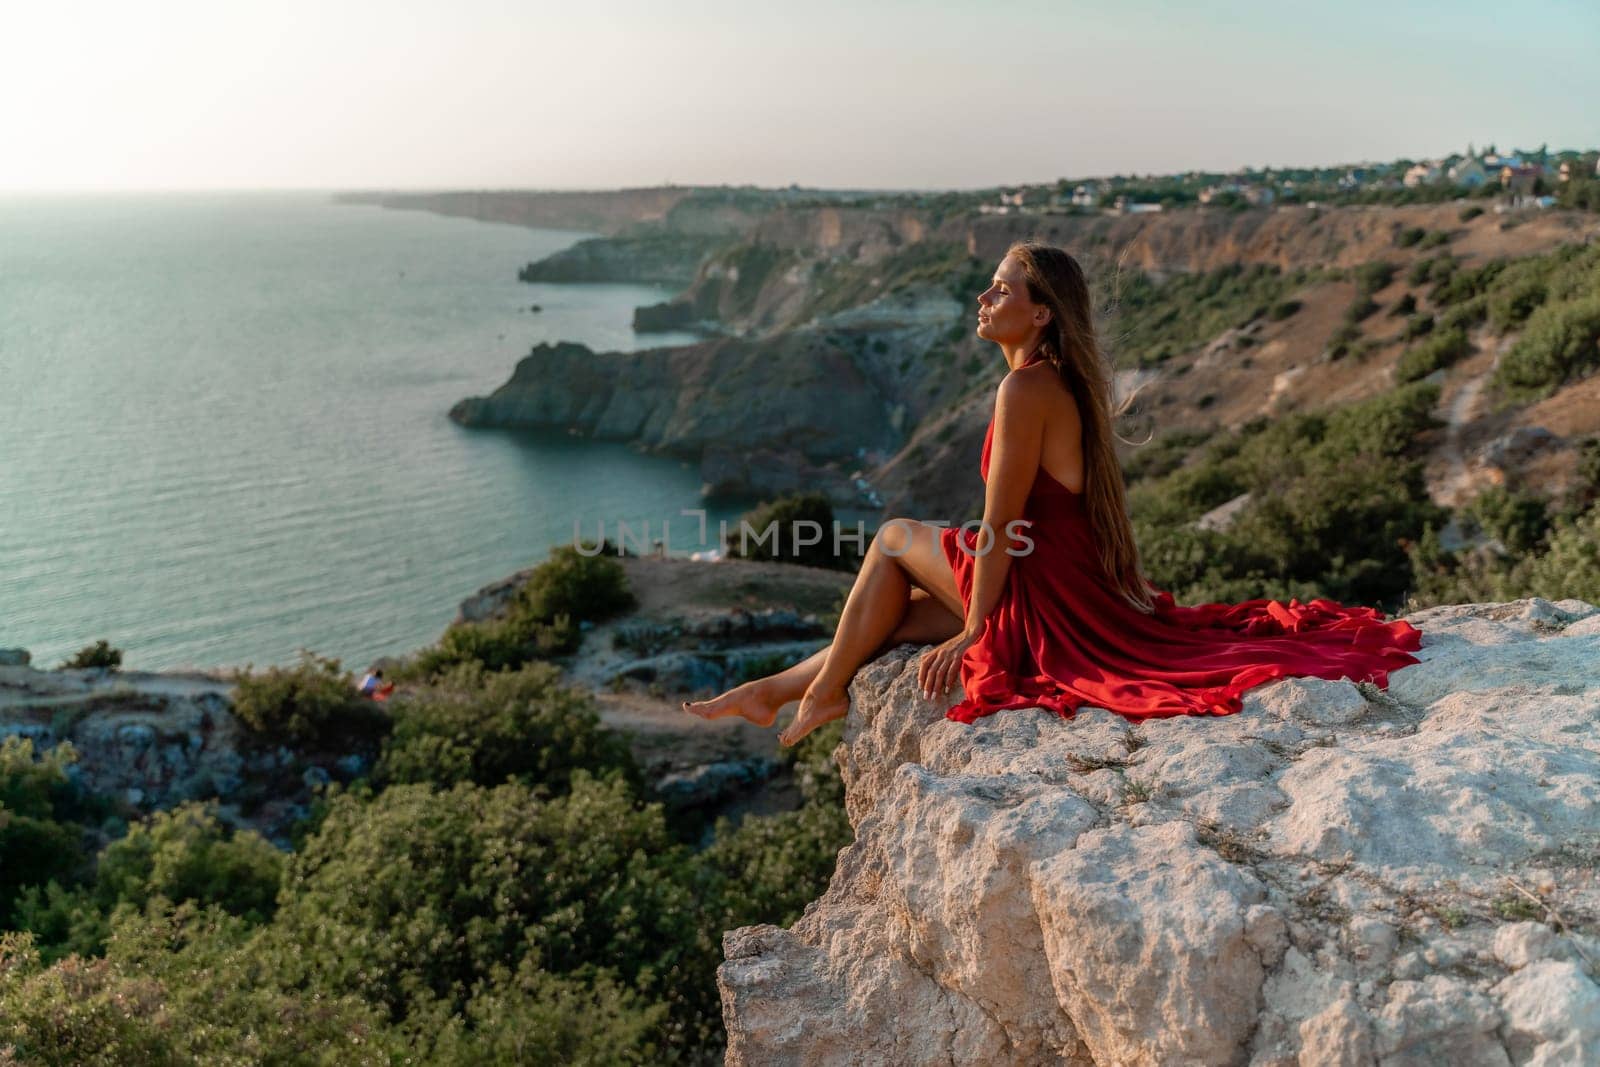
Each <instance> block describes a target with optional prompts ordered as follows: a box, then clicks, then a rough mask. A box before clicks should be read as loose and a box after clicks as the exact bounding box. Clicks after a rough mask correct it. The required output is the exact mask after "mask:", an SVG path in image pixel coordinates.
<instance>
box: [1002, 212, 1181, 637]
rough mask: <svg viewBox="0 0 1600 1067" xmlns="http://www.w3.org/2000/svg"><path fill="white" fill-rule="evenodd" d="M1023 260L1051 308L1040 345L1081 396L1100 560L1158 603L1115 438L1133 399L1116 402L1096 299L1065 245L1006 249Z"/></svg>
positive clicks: (1124, 590) (1036, 296) (1087, 492)
mask: <svg viewBox="0 0 1600 1067" xmlns="http://www.w3.org/2000/svg"><path fill="white" fill-rule="evenodd" d="M1006 255H1008V256H1015V257H1016V258H1017V261H1018V262H1019V263H1020V264H1021V265H1022V270H1023V275H1024V276H1025V277H1026V278H1027V282H1028V296H1029V297H1030V298H1031V299H1032V300H1033V302H1034V303H1035V304H1043V305H1044V306H1045V307H1047V308H1049V309H1050V321H1049V322H1048V323H1047V324H1046V325H1045V327H1044V336H1043V337H1042V338H1041V339H1040V342H1039V349H1040V350H1041V351H1042V354H1043V356H1044V358H1045V359H1046V360H1047V361H1048V362H1049V363H1050V364H1051V365H1052V366H1053V367H1055V369H1056V373H1057V374H1059V375H1061V379H1062V381H1064V382H1065V383H1066V385H1067V388H1068V389H1070V390H1071V391H1072V395H1073V397H1074V398H1075V399H1076V400H1077V402H1078V414H1079V418H1080V419H1081V420H1082V422H1083V477H1084V484H1083V492H1084V506H1085V510H1086V511H1087V512H1088V515H1089V524H1090V528H1091V529H1092V530H1093V531H1094V533H1095V540H1096V541H1097V543H1098V544H1099V546H1100V562H1101V564H1102V566H1103V567H1104V568H1105V572H1106V575H1107V576H1108V577H1109V578H1110V579H1111V582H1112V584H1113V586H1114V587H1115V588H1116V590H1117V592H1118V593H1119V594H1121V596H1122V597H1123V599H1124V600H1126V601H1127V602H1128V603H1129V604H1131V605H1132V606H1133V607H1135V608H1137V609H1138V610H1139V611H1142V612H1145V613H1146V614H1149V613H1151V612H1153V611H1154V610H1155V600H1154V593H1155V592H1156V590H1155V588H1154V586H1152V585H1151V584H1150V582H1149V581H1148V580H1147V579H1146V578H1145V577H1144V575H1143V574H1142V573H1141V571H1140V568H1139V546H1138V545H1137V544H1136V543H1135V542H1134V537H1133V523H1132V522H1131V521H1130V520H1129V518H1128V498H1127V491H1126V489H1125V488H1124V485H1123V480H1122V466H1121V464H1120V463H1118V461H1117V453H1116V448H1115V446H1114V444H1113V443H1112V441H1113V430H1112V424H1113V421H1114V420H1115V419H1117V418H1119V417H1121V416H1122V415H1123V414H1124V413H1125V412H1126V411H1127V410H1128V407H1129V405H1130V404H1132V402H1133V395H1132V394H1130V395H1129V396H1127V397H1124V398H1123V400H1122V402H1121V403H1120V404H1117V405H1115V407H1113V398H1112V373H1111V366H1110V363H1109V361H1108V360H1107V359H1106V358H1105V354H1104V353H1103V352H1102V350H1101V345H1100V338H1099V336H1098V334H1097V333H1096V331H1095V326H1094V302H1093V300H1092V298H1091V296H1090V293H1089V282H1088V279H1087V277H1086V276H1085V275H1084V272H1083V268H1082V267H1081V266H1079V264H1078V261H1077V260H1076V259H1074V258H1073V257H1072V255H1071V254H1070V253H1069V252H1067V251H1066V250H1065V249H1061V248H1057V247H1055V246H1054V245H1047V244H1043V243H1041V242H1038V241H1017V242H1014V243H1013V244H1012V245H1011V247H1010V248H1008V249H1007V250H1006Z"/></svg>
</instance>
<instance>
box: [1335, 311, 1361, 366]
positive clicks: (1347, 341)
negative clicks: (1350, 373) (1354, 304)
mask: <svg viewBox="0 0 1600 1067" xmlns="http://www.w3.org/2000/svg"><path fill="white" fill-rule="evenodd" d="M1360 337H1361V328H1360V327H1359V326H1357V325H1356V324H1355V323H1353V322H1350V321H1349V320H1348V318H1347V319H1346V321H1345V322H1342V323H1340V324H1339V325H1338V326H1337V327H1335V328H1334V331H1333V333H1331V334H1330V335H1329V336H1328V358H1329V359H1343V358H1344V357H1345V356H1347V355H1349V354H1350V350H1351V346H1352V345H1354V344H1355V342H1356V341H1357V340H1358V339H1359V338H1360Z"/></svg>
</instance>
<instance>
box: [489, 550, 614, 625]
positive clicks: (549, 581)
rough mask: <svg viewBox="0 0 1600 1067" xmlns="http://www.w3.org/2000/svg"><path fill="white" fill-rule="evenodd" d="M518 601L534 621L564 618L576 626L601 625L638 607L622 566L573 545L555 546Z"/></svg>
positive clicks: (524, 586)
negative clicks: (579, 549)
mask: <svg viewBox="0 0 1600 1067" xmlns="http://www.w3.org/2000/svg"><path fill="white" fill-rule="evenodd" d="M516 600H517V603H518V605H520V606H522V607H523V608H524V609H525V612H526V614H527V615H528V616H529V617H530V618H531V619H533V620H534V621H535V622H540V623H545V624H547V625H554V624H555V622H556V620H557V619H559V618H560V617H561V616H563V615H564V616H566V617H567V618H568V619H570V620H572V623H573V624H576V623H578V622H600V621H602V620H604V619H609V618H611V617H612V616H614V615H617V614H620V613H621V612H624V611H627V610H629V609H630V608H632V607H634V606H635V604H637V600H636V599H635V598H634V595H633V592H632V591H631V590H630V589H629V588H628V574H627V571H625V570H623V568H622V564H620V563H618V562H617V561H616V560H615V559H610V558H608V557H607V556H605V555H604V554H599V555H594V556H585V555H583V554H582V553H580V552H579V551H578V550H577V548H575V547H574V546H572V545H556V546H555V547H553V548H552V549H551V550H550V558H549V559H547V560H546V561H545V562H543V563H541V564H539V566H537V567H535V568H534V569H533V573H532V574H531V575H529V576H528V581H527V582H526V583H525V584H524V585H523V586H522V587H521V588H520V589H518V590H517V597H516ZM514 614H515V612H514Z"/></svg>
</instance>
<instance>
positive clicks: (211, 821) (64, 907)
mask: <svg viewBox="0 0 1600 1067" xmlns="http://www.w3.org/2000/svg"><path fill="white" fill-rule="evenodd" d="M282 871H283V853H281V852H279V851H278V849H277V848H276V847H275V846H274V845H273V844H272V843H271V842H269V841H267V840H266V839H265V838H263V837H262V836H261V835H260V834H258V833H256V832H254V831H252V830H240V831H237V832H229V831H228V830H227V829H226V828H225V827H224V826H223V825H222V824H221V823H219V822H218V821H217V818H216V816H215V814H214V813H213V812H212V811H211V810H210V809H209V807H208V806H207V805H203V804H200V803H197V802H193V801H189V802H185V803H182V804H179V805H178V806H177V807H176V808H174V809H172V810H171V811H165V812H160V811H158V812H155V813H154V814H152V815H151V816H150V817H149V818H148V819H146V820H144V821H143V822H140V823H135V824H134V825H133V826H132V827H131V828H130V829H129V831H128V833H127V835H126V836H125V837H123V838H121V839H120V840H117V841H113V842H111V843H110V844H109V845H107V846H106V847H105V849H104V850H102V851H101V853H100V859H99V863H98V864H97V866H96V869H95V876H94V881H93V882H92V883H91V884H90V885H89V886H87V887H85V888H83V889H81V890H71V889H67V888H63V887H62V886H61V885H60V884H58V883H57V882H55V881H54V880H52V881H50V882H49V883H48V885H46V886H45V887H44V888H43V889H40V888H38V887H33V888H31V889H29V890H26V891H24V893H23V895H22V898H21V899H20V900H19V902H18V907H17V912H18V919H19V921H20V923H21V925H22V926H24V927H26V928H27V929H29V930H31V931H33V932H34V933H35V934H36V935H37V936H38V937H39V938H40V939H41V943H42V945H43V946H44V947H45V957H46V959H47V960H49V959H54V958H58V957H59V956H61V955H65V954H66V953H67V952H77V953H80V954H83V955H98V954H100V953H102V952H104V951H105V942H106V938H107V936H108V935H109V934H110V930H111V916H112V914H113V913H114V912H115V910H116V909H117V907H118V906H119V905H124V904H130V905H132V906H133V907H134V908H135V909H137V910H143V908H144V907H145V905H146V904H147V903H148V902H149V901H150V900H151V899H152V898H154V897H156V896H161V897H165V898H166V899H167V900H170V901H173V902H174V903H178V902H182V901H185V900H193V901H196V902H198V903H200V904H216V905H218V906H219V907H221V908H223V909H224V910H226V911H228V912H229V913H231V914H234V915H238V916H240V917H241V918H242V919H244V920H245V921H247V922H249V923H252V924H260V923H263V922H265V921H267V920H268V919H270V918H271V916H272V913H273V911H274V909H275V907H276V898H277V893H278V884H279V881H280V878H281V876H282Z"/></svg>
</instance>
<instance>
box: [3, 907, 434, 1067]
mask: <svg viewBox="0 0 1600 1067" xmlns="http://www.w3.org/2000/svg"><path fill="white" fill-rule="evenodd" d="M256 934H257V931H256V930H255V928H253V927H251V926H250V924H248V923H246V922H244V921H243V920H241V919H237V918H234V917H232V916H230V915H228V914H227V913H225V912H223V911H222V910H221V909H219V908H206V909H200V908H199V907H198V906H197V905H195V904H194V903H193V902H189V903H185V904H180V905H173V904H172V903H171V902H170V901H168V900H166V899H165V898H163V897H155V898H152V900H151V902H150V904H149V906H148V907H147V908H146V910H145V912H144V913H142V914H141V913H139V912H137V911H134V910H133V909H131V908H129V909H125V910H124V911H123V912H122V913H120V914H119V916H118V918H117V920H116V923H115V924H114V927H113V933H112V936H111V939H110V944H109V946H108V949H107V954H106V956H105V958H103V959H85V958H82V957H78V956H71V957H68V958H66V959H63V960H60V961H59V962H57V963H55V964H54V965H53V966H43V960H42V957H41V954H40V953H39V952H38V950H37V949H36V948H35V946H34V945H33V943H32V938H31V935H29V934H26V933H7V934H0V1049H4V1048H6V1047H8V1046H9V1047H10V1049H11V1051H12V1054H13V1055H14V1056H15V1057H16V1061H15V1062H18V1063H29V1064H35V1063H37V1064H60V1065H62V1067H66V1065H72V1067H77V1065H83V1064H89V1065H103V1067H112V1065H118V1067H120V1065H122V1064H141V1065H143V1064H155V1065H160V1064H172V1065H178V1064H194V1063H228V1064H245V1063H283V1064H289V1063H296V1064H301V1063H303V1064H326V1065H329V1067H332V1065H333V1064H351V1065H357V1067H364V1065H369V1064H370V1065H373V1067H377V1065H380V1064H382V1065H387V1064H390V1063H397V1062H401V1061H402V1059H403V1058H404V1057H405V1056H406V1055H407V1053H408V1052H409V1049H408V1047H407V1044H406V1043H405V1042H404V1041H403V1040H401V1039H400V1038H399V1037H398V1035H396V1034H395V1033H394V1032H393V1031H391V1030H390V1029H389V1028H388V1027H387V1025H386V1020H384V1019H382V1018H381V1017H380V1015H379V1014H378V1013H376V1012H374V1011H373V1010H372V1009H371V1008H369V1007H368V1006H366V1005H364V1004H362V1003H360V1002H359V1001H357V1000H354V999H353V998H348V997H333V996H329V995H327V994H326V993H324V992H321V991H315V992H307V993H302V992H300V991H295V990H288V989H285V988H283V987H282V985H281V984H280V983H279V982H278V981H277V961H276V960H274V959H273V958H272V957H271V956H270V955H268V954H266V953H263V952H261V951H260V947H259V943H258V938H257V937H256ZM0 1061H4V1062H12V1061H9V1060H6V1059H5V1057H4V1056H3V1055H0Z"/></svg>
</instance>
